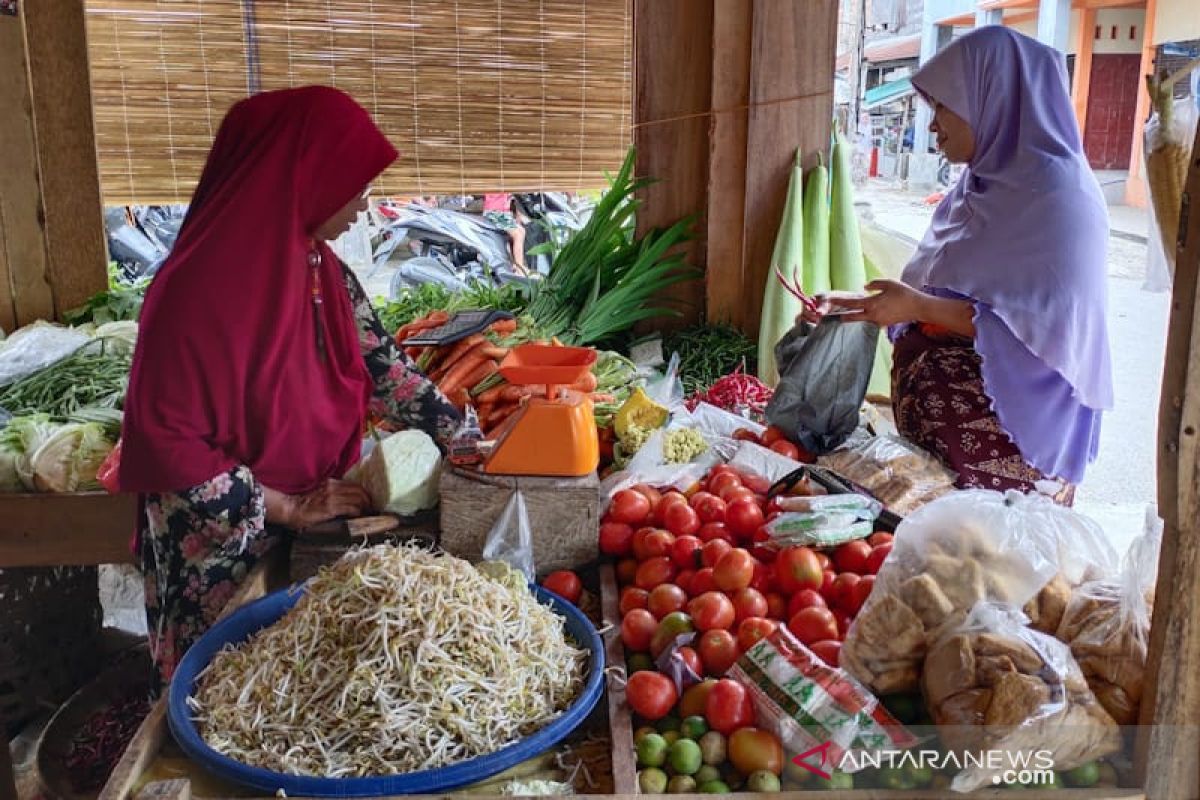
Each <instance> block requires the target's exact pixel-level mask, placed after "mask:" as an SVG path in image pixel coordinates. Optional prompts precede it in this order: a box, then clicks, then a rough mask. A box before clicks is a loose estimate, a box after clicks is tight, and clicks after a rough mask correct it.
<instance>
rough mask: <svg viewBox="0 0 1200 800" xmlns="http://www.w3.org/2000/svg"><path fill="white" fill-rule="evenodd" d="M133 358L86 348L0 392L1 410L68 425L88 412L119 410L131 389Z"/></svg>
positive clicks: (95, 348)
mask: <svg viewBox="0 0 1200 800" xmlns="http://www.w3.org/2000/svg"><path fill="white" fill-rule="evenodd" d="M130 364H131V358H130V356H129V355H128V354H117V353H112V352H107V351H106V350H105V349H104V348H103V347H94V346H87V347H84V348H82V349H80V350H78V351H76V352H75V353H74V354H72V355H70V356H67V357H66V358H64V359H63V360H61V361H59V362H57V363H55V364H51V365H50V366H48V367H46V368H45V369H42V370H39V371H37V372H35V373H33V374H32V375H29V376H27V377H24V378H22V379H21V380H19V381H16V382H14V383H11V384H9V385H8V386H5V387H3V388H0V408H3V409H4V410H5V411H7V412H8V413H10V414H12V415H13V416H23V415H26V414H38V413H42V414H48V415H49V416H50V418H51V419H52V420H54V421H56V422H66V421H68V420H70V419H72V418H75V417H77V416H79V415H80V413H81V412H84V410H85V409H95V408H107V409H119V408H120V407H121V405H122V404H123V403H124V401H125V390H126V388H127V386H128V385H129V368H130Z"/></svg>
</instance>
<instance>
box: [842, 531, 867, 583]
mask: <svg viewBox="0 0 1200 800" xmlns="http://www.w3.org/2000/svg"><path fill="white" fill-rule="evenodd" d="M870 557H871V545H869V544H867V543H866V542H865V541H863V540H862V539H858V540H857V541H853V542H846V543H845V544H844V545H842V546H840V547H838V549H837V550H834V551H833V563H834V566H836V567H837V568H838V572H853V573H854V574H856V575H861V574H863V573H864V572H866V571H867V559H868V558H870Z"/></svg>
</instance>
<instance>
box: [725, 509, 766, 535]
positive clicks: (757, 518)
mask: <svg viewBox="0 0 1200 800" xmlns="http://www.w3.org/2000/svg"><path fill="white" fill-rule="evenodd" d="M725 524H726V525H728V526H729V530H731V531H733V535H734V536H737V537H739V538H744V539H746V540H750V539H751V538H752V537H753V536H754V532H755V531H756V530H758V527H759V526H760V525H762V524H763V512H762V509H761V508H760V507H759V505H758V503H756V502H755V501H754V500H735V501H734V502H732V503H730V504H729V508H728V510H727V511H726V512H725Z"/></svg>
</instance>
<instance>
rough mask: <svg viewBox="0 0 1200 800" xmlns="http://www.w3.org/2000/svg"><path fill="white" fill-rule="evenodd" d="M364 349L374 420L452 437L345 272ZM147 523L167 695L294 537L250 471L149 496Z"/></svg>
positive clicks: (445, 414) (145, 561) (422, 382)
mask: <svg viewBox="0 0 1200 800" xmlns="http://www.w3.org/2000/svg"><path fill="white" fill-rule="evenodd" d="M343 272H344V274H345V277H346V288H347V290H348V291H349V293H350V299H351V303H352V305H353V307H354V316H355V319H356V321H357V322H358V330H359V342H360V344H361V349H362V354H363V359H364V360H365V361H366V365H367V369H368V370H369V371H370V373H371V376H372V377H373V378H374V381H375V392H374V395H373V397H372V399H371V403H370V407H369V409H368V413H369V414H370V416H371V417H372V418H373V419H375V420H378V421H379V422H380V423H382V424H383V425H384V426H386V427H389V428H415V429H419V430H423V431H425V432H426V433H428V434H429V435H430V436H432V437H433V438H434V439H435V440H437V441H438V442H442V443H445V442H447V441H448V440H449V439H450V437H451V436H452V435H453V433H454V430H455V428H456V426H457V424H458V421H459V413H458V410H457V409H455V408H454V406H453V405H451V404H450V402H449V401H448V400H447V399H446V398H445V396H443V395H442V393H441V392H440V391H438V389H437V387H436V386H435V385H434V384H433V383H432V382H431V381H430V380H428V379H427V378H426V377H425V376H424V375H422V374H421V372H420V371H419V370H418V369H417V367H416V365H415V364H414V363H413V362H412V360H411V359H409V358H408V357H407V356H406V355H405V354H404V351H403V350H401V349H400V347H399V346H398V345H397V344H396V342H395V340H393V338H392V337H391V335H390V334H389V333H388V332H387V331H386V330H384V327H383V324H382V323H381V322H380V321H379V317H378V316H377V315H376V314H375V311H374V309H373V308H372V307H371V302H370V299H369V298H368V297H367V295H366V292H364V291H363V288H362V286H361V285H360V284H359V282H358V279H357V278H356V277H355V276H354V274H353V273H352V272H351V271H350V270H349V268H347V267H345V265H343ZM142 507H143V509H144V513H143V514H142V515H140V520H139V536H138V539H139V544H138V548H139V550H140V556H141V562H142V574H143V575H144V578H145V589H146V617H147V621H148V623H149V639H150V652H151V656H152V657H153V659H154V663H155V665H156V666H157V668H158V670H159V674H160V677H161V678H162V681H163V684H164V685H165V684H166V683H167V682H169V681H170V679H171V675H172V674H173V673H174V671H175V667H176V665H177V664H178V663H179V659H180V658H182V657H183V654H184V653H185V652H186V651H187V649H188V647H190V646H191V644H192V643H193V642H195V641H196V639H198V638H199V637H200V635H201V634H203V633H204V632H205V631H206V630H207V629H208V628H209V626H211V625H212V624H213V622H215V621H216V618H217V616H218V615H219V614H220V613H221V610H222V609H223V608H224V607H225V604H226V603H227V602H228V601H229V599H230V597H231V596H232V595H233V593H234V592H235V591H236V589H237V587H238V585H239V584H241V582H242V581H243V580H245V578H246V576H247V575H248V574H249V573H250V571H251V570H252V569H253V568H254V565H255V563H256V562H257V561H258V559H259V558H261V557H262V555H263V554H264V553H266V552H267V551H268V550H270V549H271V548H272V547H273V546H275V545H276V544H277V543H278V542H280V541H281V540H282V539H283V537H284V536H285V535H286V532H285V531H284V530H283V529H280V528H277V527H275V526H269V525H267V521H266V501H265V498H264V495H263V490H262V486H261V485H260V484H259V483H258V482H257V481H256V480H255V478H254V474H253V473H252V472H251V470H250V469H249V468H248V467H246V466H238V467H235V468H234V469H232V470H230V471H229V472H226V473H222V474H221V475H215V476H213V477H212V478H211V479H210V480H208V481H205V482H204V483H202V484H200V485H198V486H193V487H191V488H190V489H188V490H186V491H184V492H177V493H162V494H147V495H144V496H143V497H142Z"/></svg>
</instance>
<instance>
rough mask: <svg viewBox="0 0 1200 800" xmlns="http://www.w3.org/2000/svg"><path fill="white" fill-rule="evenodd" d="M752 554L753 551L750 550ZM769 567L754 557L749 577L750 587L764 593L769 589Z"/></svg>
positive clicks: (770, 574) (752, 554)
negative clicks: (752, 572) (751, 573)
mask: <svg viewBox="0 0 1200 800" xmlns="http://www.w3.org/2000/svg"><path fill="white" fill-rule="evenodd" d="M750 555H751V556H754V552H753V551H751V552H750ZM771 576H772V573H771V568H770V567H768V566H767V565H766V564H764V563H763V562H761V561H759V560H758V559H757V558H755V559H754V574H753V575H752V576H751V577H750V588H751V589H757V590H758V591H760V592H762V593H763V594H766V593H767V592H769V591H771Z"/></svg>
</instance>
